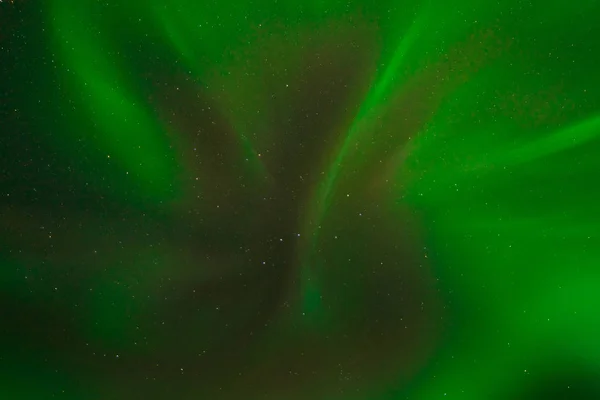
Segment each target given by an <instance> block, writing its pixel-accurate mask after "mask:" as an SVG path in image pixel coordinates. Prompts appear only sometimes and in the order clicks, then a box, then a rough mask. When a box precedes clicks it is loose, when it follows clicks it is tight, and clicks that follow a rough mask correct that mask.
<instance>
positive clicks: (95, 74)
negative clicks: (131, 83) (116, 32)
mask: <svg viewBox="0 0 600 400" xmlns="http://www.w3.org/2000/svg"><path fill="white" fill-rule="evenodd" d="M51 12H52V13H53V16H54V18H53V21H54V24H55V30H56V32H57V36H56V41H57V42H58V43H59V46H60V48H61V51H62V53H63V54H64V57H65V58H66V60H67V63H68V65H70V66H71V68H72V69H73V73H74V74H75V76H76V85H77V88H78V89H79V90H81V91H82V92H83V93H84V96H85V97H84V98H86V97H87V98H88V99H89V103H88V104H87V106H88V108H89V109H88V113H89V115H90V116H91V119H92V121H93V124H94V126H98V127H99V128H100V130H101V131H100V135H99V137H98V144H100V146H102V148H103V149H104V151H105V152H106V157H107V158H108V159H110V158H111V157H113V159H116V160H117V161H118V162H120V163H121V164H123V165H124V166H125V168H124V169H125V171H124V172H123V174H125V173H127V175H128V174H129V173H131V174H132V176H133V177H136V178H137V179H138V180H139V181H140V182H141V183H142V184H143V185H144V186H145V187H146V189H147V190H148V191H149V192H150V194H151V195H152V196H156V197H157V198H164V197H167V198H168V197H170V196H171V195H172V191H173V189H174V188H173V183H174V182H173V175H172V173H173V170H174V165H173V164H174V163H173V161H172V155H171V154H170V152H169V146H168V143H167V142H166V140H165V138H164V136H163V135H162V132H161V131H160V130H159V129H157V128H156V124H155V121H153V120H152V118H151V117H150V115H149V113H148V110H145V109H144V108H143V106H142V105H141V103H142V101H141V100H140V101H139V102H136V101H135V100H133V99H135V97H136V96H135V95H134V94H133V93H131V92H130V91H128V90H127V89H126V86H127V84H126V82H124V81H123V78H122V76H120V75H121V74H119V73H118V70H117V68H116V67H115V66H112V65H111V61H112V60H109V59H108V58H107V57H106V56H105V55H104V54H103V53H102V52H100V51H98V50H97V49H99V48H100V49H102V48H103V49H106V48H108V47H109V46H110V44H109V43H106V42H105V41H104V40H103V38H102V35H101V34H100V35H98V34H95V35H92V33H91V32H93V29H94V24H93V23H92V21H90V20H89V19H88V18H86V4H85V2H82V3H80V4H79V5H78V7H77V8H76V9H75V10H73V9H72V8H71V7H70V6H69V4H67V3H65V2H63V1H56V2H54V3H53V4H52V8H51ZM91 43H95V46H92V45H91ZM69 71H70V69H68V70H67V72H69ZM111 153H112V155H111ZM109 161H110V160H109Z"/></svg>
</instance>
